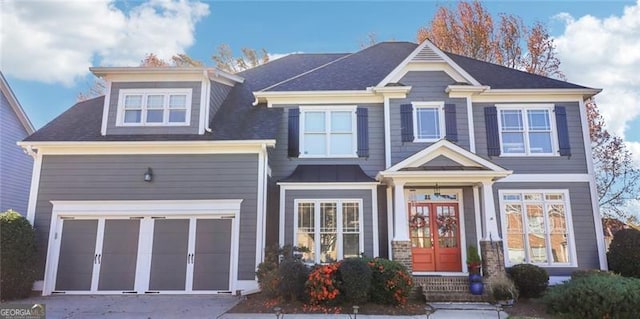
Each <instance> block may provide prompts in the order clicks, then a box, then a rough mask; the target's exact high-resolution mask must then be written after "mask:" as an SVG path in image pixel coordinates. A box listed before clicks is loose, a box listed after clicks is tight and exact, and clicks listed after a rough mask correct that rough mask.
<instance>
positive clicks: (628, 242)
mask: <svg viewBox="0 0 640 319" xmlns="http://www.w3.org/2000/svg"><path fill="white" fill-rule="evenodd" d="M638 247H640V231H638V230H635V229H623V230H620V231H618V232H617V233H616V234H615V235H614V236H613V240H612V241H611V245H609V252H607V259H608V260H609V269H611V271H613V272H615V273H618V274H621V275H623V276H625V277H636V278H640V249H638Z"/></svg>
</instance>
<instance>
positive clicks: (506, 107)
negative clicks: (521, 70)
mask: <svg viewBox="0 0 640 319" xmlns="http://www.w3.org/2000/svg"><path fill="white" fill-rule="evenodd" d="M554 108H555V105H554V104H496V109H497V111H498V112H497V113H498V114H497V117H498V137H499V140H500V157H559V156H560V154H559V152H560V147H559V146H558V128H557V127H556V116H555V109H554ZM530 110H545V111H547V112H548V114H549V129H550V131H549V135H550V138H551V152H550V153H532V152H531V145H530V143H529V133H531V131H530V129H529V117H528V111H530ZM502 111H520V120H522V137H523V146H524V152H523V153H505V152H504V149H503V143H502V134H503V131H502V125H503V124H502V115H501V112H502Z"/></svg>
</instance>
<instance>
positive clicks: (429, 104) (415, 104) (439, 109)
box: [411, 101, 446, 143]
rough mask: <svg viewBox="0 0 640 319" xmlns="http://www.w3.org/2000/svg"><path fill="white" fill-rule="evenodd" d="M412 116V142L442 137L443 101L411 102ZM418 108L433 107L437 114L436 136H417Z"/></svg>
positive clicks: (444, 128) (427, 141) (435, 139)
mask: <svg viewBox="0 0 640 319" xmlns="http://www.w3.org/2000/svg"><path fill="white" fill-rule="evenodd" d="M411 106H412V117H413V142H414V143H432V142H437V141H439V140H440V139H442V138H443V137H444V136H445V134H446V127H445V118H444V102H443V101H433V102H431V101H429V102H422V101H421V102H411ZM418 109H435V110H436V112H437V115H438V133H439V134H438V137H437V138H418V135H419V133H420V132H418Z"/></svg>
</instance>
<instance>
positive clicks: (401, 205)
mask: <svg viewBox="0 0 640 319" xmlns="http://www.w3.org/2000/svg"><path fill="white" fill-rule="evenodd" d="M404 184H405V183H404V182H396V181H394V183H393V187H394V196H393V204H394V206H393V208H394V209H393V233H394V235H393V240H392V241H391V250H392V255H393V260H395V261H397V262H399V263H401V264H402V265H404V266H405V267H407V269H408V270H409V272H412V270H413V267H412V257H411V241H410V240H409V216H408V212H407V203H406V201H405V198H404Z"/></svg>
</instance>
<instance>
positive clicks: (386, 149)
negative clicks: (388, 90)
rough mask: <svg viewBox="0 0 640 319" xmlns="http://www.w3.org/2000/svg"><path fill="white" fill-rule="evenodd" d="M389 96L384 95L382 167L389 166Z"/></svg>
mask: <svg viewBox="0 0 640 319" xmlns="http://www.w3.org/2000/svg"><path fill="white" fill-rule="evenodd" d="M389 103H390V102H389V97H388V96H385V97H384V169H388V168H389V167H391V107H390V105H389Z"/></svg>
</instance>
